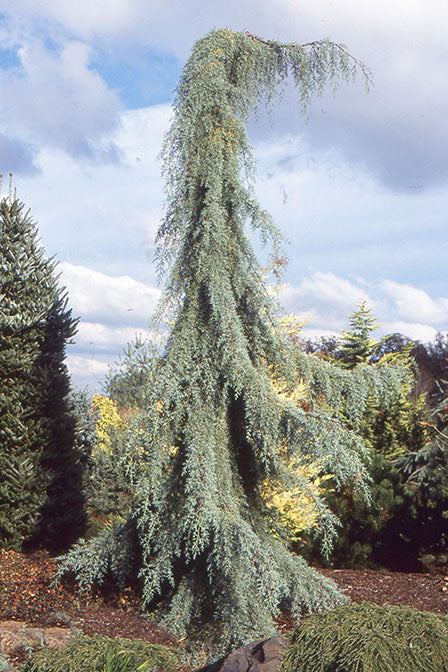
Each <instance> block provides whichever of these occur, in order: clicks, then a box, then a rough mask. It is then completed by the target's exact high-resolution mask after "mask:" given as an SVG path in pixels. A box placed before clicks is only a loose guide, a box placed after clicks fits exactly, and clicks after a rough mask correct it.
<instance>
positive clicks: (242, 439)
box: [61, 30, 404, 645]
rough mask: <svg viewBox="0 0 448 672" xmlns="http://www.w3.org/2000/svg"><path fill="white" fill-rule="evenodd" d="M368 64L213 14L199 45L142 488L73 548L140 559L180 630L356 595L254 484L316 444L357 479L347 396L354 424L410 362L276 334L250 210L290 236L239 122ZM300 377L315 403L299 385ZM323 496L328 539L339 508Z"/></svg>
mask: <svg viewBox="0 0 448 672" xmlns="http://www.w3.org/2000/svg"><path fill="white" fill-rule="evenodd" d="M360 67H361V66H360V65H359V64H358V63H357V62H356V61H354V59H352V58H351V57H350V56H349V54H348V53H347V52H346V50H345V49H344V48H342V47H341V46H339V45H335V44H332V43H330V42H328V41H323V42H315V43H310V44H308V45H302V46H301V45H296V44H286V45H285V44H279V43H276V42H268V41H265V40H262V39H260V38H257V37H255V36H253V35H250V34H247V33H246V34H243V33H235V32H232V31H230V30H218V31H214V32H212V33H210V34H209V35H207V36H206V37H204V38H203V39H201V40H200V41H199V42H198V43H197V44H196V45H195V47H194V49H193V52H192V55H191V57H190V59H189V61H188V63H187V64H186V66H185V69H184V71H183V73H182V76H181V79H180V83H179V86H178V89H177V96H176V100H175V104H174V120H173V123H172V126H171V129H170V131H169V132H168V135H167V138H166V142H165V145H164V156H165V175H166V178H167V196H168V206H167V212H166V216H165V219H164V221H163V223H162V225H161V227H160V230H159V232H158V237H157V241H158V254H157V258H158V260H159V263H160V267H161V269H162V270H164V272H165V274H166V278H167V280H166V285H165V289H164V295H163V298H162V303H161V306H160V310H159V317H160V318H161V319H162V318H163V319H165V320H166V321H167V322H168V323H169V324H170V325H172V327H171V330H170V334H169V337H168V340H167V344H166V347H165V350H164V353H163V355H162V357H161V358H159V359H158V360H157V362H155V366H154V369H153V371H152V373H151V376H150V379H149V381H148V384H147V397H146V400H145V404H146V407H145V409H144V412H143V413H142V414H141V415H140V416H139V418H138V420H137V421H136V422H135V424H134V426H133V428H132V429H131V431H130V433H129V437H128V463H127V469H128V474H129V478H130V479H131V483H132V487H133V490H134V497H135V502H136V504H135V507H134V510H133V513H132V516H131V517H130V518H129V519H126V520H123V521H121V522H120V521H118V522H117V524H116V525H115V527H114V528H113V529H112V530H111V529H106V530H105V531H104V532H103V533H102V534H101V535H100V536H99V537H97V538H96V539H94V540H92V541H90V542H89V543H87V544H80V545H77V546H76V547H75V548H74V549H72V551H71V552H70V554H69V555H68V556H66V557H65V559H63V560H62V562H61V572H63V571H65V570H66V569H74V570H75V572H76V573H77V577H78V581H79V582H80V584H81V585H82V586H88V585H89V584H90V583H92V582H93V581H95V580H101V579H102V578H103V577H104V576H105V575H106V574H107V573H108V571H109V570H110V571H112V573H113V574H114V575H115V576H116V577H117V578H118V579H119V580H121V581H125V580H126V579H127V578H129V574H130V571H131V568H132V567H133V563H135V562H137V564H138V565H139V566H140V579H141V581H142V593H143V600H144V604H145V605H146V606H147V608H149V609H152V608H154V607H156V606H157V607H158V609H159V610H160V612H161V613H163V614H164V617H165V624H166V625H168V626H170V627H171V628H172V629H174V630H175V631H177V632H182V631H185V630H187V631H190V632H191V631H192V630H195V629H197V628H199V627H201V626H202V625H204V624H209V625H210V624H212V625H214V626H215V627H216V629H217V630H218V631H220V632H221V634H222V641H223V642H224V644H226V645H229V644H231V643H236V642H241V641H245V640H246V641H247V640H248V639H249V638H254V637H255V636H257V635H264V634H266V633H267V632H270V631H272V629H273V627H274V622H273V618H274V617H275V615H276V614H277V613H278V610H279V607H280V605H282V604H284V605H289V607H290V608H291V610H292V613H293V614H295V615H296V616H297V615H298V614H300V613H301V611H302V609H303V608H307V609H309V610H311V611H316V610H317V611H319V610H322V609H326V608H330V607H333V606H334V605H336V604H337V603H338V602H340V601H341V600H343V599H344V598H343V596H342V595H341V593H340V592H339V591H338V590H337V588H336V586H335V585H334V584H333V583H332V582H331V581H330V580H328V579H326V578H325V577H323V576H321V575H320V574H318V573H317V572H316V571H315V570H313V569H311V568H310V567H308V566H307V564H306V563H305V561H304V560H303V559H302V558H300V557H298V556H297V555H295V554H294V553H292V552H290V551H289V550H288V548H287V547H286V546H285V545H284V544H283V543H282V542H281V541H280V540H279V539H277V538H274V537H273V536H272V534H271V531H270V529H269V526H268V523H267V519H266V517H265V512H266V506H265V503H264V501H263V499H262V497H261V492H260V486H261V484H262V483H263V481H264V480H265V478H266V477H270V478H275V479H278V480H279V481H282V482H284V483H285V484H286V485H288V484H289V485H291V478H292V477H291V475H290V474H288V472H287V470H286V468H285V466H284V465H285V463H286V462H289V463H291V460H296V461H297V462H301V461H302V462H307V461H316V460H319V461H320V463H321V464H322V469H323V470H324V471H330V472H332V473H334V474H335V478H336V480H337V481H338V482H343V481H346V480H347V479H349V480H352V481H353V482H356V483H357V484H358V486H360V487H361V484H362V481H363V478H364V475H365V469H364V467H363V464H362V460H361V459H360V452H362V441H361V439H360V438H359V437H358V436H357V434H356V432H355V431H351V430H349V429H347V427H346V423H345V421H341V415H340V410H341V409H345V411H346V413H347V414H348V416H349V417H350V419H351V421H352V424H353V425H354V426H356V421H357V419H359V418H361V417H362V413H363V411H364V408H365V404H366V402H367V399H368V398H369V397H370V395H372V394H379V395H382V397H384V398H386V397H387V396H390V395H393V393H394V390H395V389H396V388H397V386H399V383H400V382H401V380H402V378H403V375H404V373H403V371H402V370H401V369H400V368H395V369H392V368H387V367H385V368H379V369H377V368H375V367H363V366H360V367H358V368H357V369H356V370H355V371H353V372H351V371H343V370H341V369H340V368H338V367H334V366H332V365H331V364H329V363H328V362H325V361H322V360H320V359H318V358H317V357H313V356H310V355H306V354H304V353H302V352H297V349H294V348H293V347H291V345H290V343H289V342H288V341H287V339H286V338H284V337H282V335H281V333H280V330H279V329H278V327H277V323H276V319H275V314H276V310H277V308H276V306H275V305H274V300H273V298H272V296H271V295H270V293H269V292H268V290H267V287H266V284H265V281H264V280H263V273H262V270H261V268H260V266H259V265H258V263H257V260H256V257H255V255H254V252H253V251H252V249H251V246H250V244H249V242H248V239H247V237H246V235H245V227H246V225H250V226H252V228H254V229H256V230H258V231H259V232H260V233H261V237H262V238H263V239H267V240H269V239H271V240H272V241H273V244H274V251H276V250H277V249H278V243H279V239H280V236H279V234H278V231H277V229H276V228H275V226H274V225H273V223H272V221H271V219H270V217H269V215H268V214H267V213H266V212H264V211H263V210H262V209H261V208H260V206H259V205H258V204H257V202H256V199H255V197H254V193H253V189H252V186H251V184H252V183H251V174H252V172H251V171H252V162H251V154H250V148H249V144H248V139H247V136H246V130H245V124H246V123H247V121H248V119H249V117H250V115H251V113H252V112H253V111H254V109H255V106H256V104H257V102H258V100H259V99H260V97H261V98H263V97H264V98H265V99H266V100H267V101H268V102H269V101H270V100H271V98H272V97H273V96H274V94H275V93H277V92H278V89H279V87H280V85H281V82H282V81H283V80H284V79H285V78H286V77H287V76H288V75H291V77H292V78H293V80H294V82H295V83H296V85H297V86H298V87H299V90H300V97H301V102H302V106H303V107H304V108H305V109H306V107H307V104H308V102H309V100H310V97H311V94H312V93H316V92H317V93H319V92H321V91H322V90H323V88H324V86H325V84H327V83H330V84H335V83H336V82H337V78H338V76H342V77H343V78H350V77H351V75H352V74H353V71H354V70H355V71H356V70H357V69H358V68H360ZM361 69H362V68H361ZM298 379H300V380H302V381H305V383H306V386H307V394H308V399H307V403H306V405H305V406H304V407H302V406H300V405H297V404H295V403H294V402H293V401H292V400H291V399H290V398H289V395H288V392H291V391H292V390H293V388H294V386H295V385H296V383H297V380H298ZM283 391H286V394H284V393H283ZM283 458H287V459H286V460H284V459H283ZM302 488H303V490H304V491H307V482H306V479H303V482H302ZM316 505H317V506H318V507H319V524H320V530H321V531H322V533H325V532H326V533H327V536H326V538H327V540H328V538H329V537H331V534H332V532H334V523H335V521H334V519H333V517H332V515H331V513H330V512H329V511H328V509H327V508H326V506H325V504H324V503H323V502H321V501H317V502H316ZM135 544H137V545H135Z"/></svg>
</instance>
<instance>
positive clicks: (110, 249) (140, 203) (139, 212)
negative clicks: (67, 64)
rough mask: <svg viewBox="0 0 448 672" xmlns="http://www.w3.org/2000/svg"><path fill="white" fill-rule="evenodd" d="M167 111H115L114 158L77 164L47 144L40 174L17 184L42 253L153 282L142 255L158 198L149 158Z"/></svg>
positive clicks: (157, 168) (153, 159)
mask: <svg viewBox="0 0 448 672" xmlns="http://www.w3.org/2000/svg"><path fill="white" fill-rule="evenodd" d="M170 115H171V108H170V106H168V105H158V106H154V107H151V108H147V109H144V110H135V111H131V112H126V113H124V114H122V116H121V122H120V127H119V129H118V130H117V131H116V133H115V134H114V135H113V136H111V140H112V142H113V143H114V144H115V145H116V146H117V147H118V149H119V151H120V153H121V154H122V161H121V162H120V163H115V164H104V163H103V164H95V165H94V164H90V163H83V164H81V163H80V162H78V161H76V160H75V159H73V158H71V157H68V156H67V155H66V154H64V153H62V152H60V151H57V150H55V149H50V148H46V149H45V150H43V151H42V153H41V156H40V166H41V173H40V174H39V175H36V176H33V177H32V178H28V177H21V178H20V181H19V180H17V187H18V196H19V198H21V199H22V200H23V201H24V202H25V203H26V204H27V206H29V207H31V209H32V212H33V215H34V217H35V218H36V220H37V221H38V223H39V231H40V234H41V236H42V240H43V242H44V245H45V247H46V249H47V251H48V252H49V253H51V254H56V255H57V257H58V259H60V260H63V261H67V262H69V263H72V264H79V265H84V266H88V267H89V268H97V269H98V270H100V271H104V272H106V274H108V275H111V276H117V275H131V276H132V277H134V278H135V279H138V280H141V281H143V282H145V283H147V282H148V281H150V282H154V269H153V267H152V266H151V263H150V257H152V252H153V244H154V237H155V233H156V230H157V228H158V225H159V221H160V218H161V214H162V203H163V185H162V179H161V175H160V172H161V165H160V162H159V161H158V160H157V156H158V155H159V153H160V147H161V144H162V140H163V136H164V134H165V131H166V130H167V128H168V124H169V118H170ZM148 257H149V259H148Z"/></svg>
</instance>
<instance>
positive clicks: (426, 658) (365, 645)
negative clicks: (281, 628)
mask: <svg viewBox="0 0 448 672" xmlns="http://www.w3.org/2000/svg"><path fill="white" fill-rule="evenodd" d="M411 670H412V672H444V671H446V670H448V617H446V616H437V615H436V614H431V613H428V612H422V611H418V610H417V609H411V608H409V607H396V606H382V607H381V606H378V605H376V604H370V603H368V602H365V603H363V604H350V605H347V606H344V607H340V608H338V609H334V610H333V611H329V612H327V613H326V614H315V615H312V616H310V617H309V618H308V619H306V620H305V621H303V623H301V625H300V627H299V628H298V629H297V631H296V632H295V634H294V635H293V637H292V641H291V644H290V646H289V648H288V650H287V653H286V656H285V659H284V661H283V663H282V667H281V672H410V671H411Z"/></svg>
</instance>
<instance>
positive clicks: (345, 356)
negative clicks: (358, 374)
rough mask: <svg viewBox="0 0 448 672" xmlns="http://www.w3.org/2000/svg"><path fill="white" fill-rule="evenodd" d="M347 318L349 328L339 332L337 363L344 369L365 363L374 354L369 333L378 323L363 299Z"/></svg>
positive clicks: (373, 343) (373, 342)
mask: <svg viewBox="0 0 448 672" xmlns="http://www.w3.org/2000/svg"><path fill="white" fill-rule="evenodd" d="M349 320H350V329H349V330H348V331H343V332H342V334H341V341H340V346H339V357H338V363H339V364H340V366H343V367H344V368H346V369H353V368H354V367H355V366H357V365H358V364H362V363H367V362H368V361H369V360H370V358H371V357H372V355H373V354H374V352H375V346H376V344H375V340H374V339H372V338H371V334H372V332H373V331H374V330H375V329H376V328H377V327H378V324H377V321H376V320H375V318H373V317H372V309H371V308H367V304H366V302H365V301H361V302H360V303H359V305H358V309H357V310H356V311H355V312H354V313H352V314H351V315H350V316H349Z"/></svg>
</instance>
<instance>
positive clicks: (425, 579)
mask: <svg viewBox="0 0 448 672" xmlns="http://www.w3.org/2000/svg"><path fill="white" fill-rule="evenodd" d="M319 571H320V572H321V573H322V574H325V576H328V577H329V578H331V579H333V581H335V583H337V584H338V586H339V587H340V588H342V589H343V590H344V592H345V593H346V594H347V595H348V596H349V598H350V599H351V600H353V602H358V603H359V602H374V603H375V604H380V605H383V604H396V605H398V606H406V607H414V608H415V609H420V610H421V611H432V612H433V613H435V614H448V576H443V575H437V576H433V575H431V574H403V573H401V572H385V571H379V570H373V569H320V570H319Z"/></svg>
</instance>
